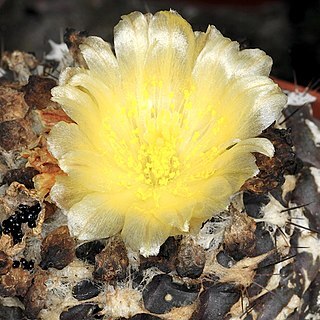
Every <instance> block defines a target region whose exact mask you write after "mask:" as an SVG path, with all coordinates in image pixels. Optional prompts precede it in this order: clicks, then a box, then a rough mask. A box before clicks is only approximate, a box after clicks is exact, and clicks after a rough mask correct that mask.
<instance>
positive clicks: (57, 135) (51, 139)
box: [47, 121, 93, 159]
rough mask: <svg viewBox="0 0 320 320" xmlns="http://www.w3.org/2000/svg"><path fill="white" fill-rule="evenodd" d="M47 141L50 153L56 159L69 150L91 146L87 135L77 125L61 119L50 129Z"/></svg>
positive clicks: (88, 148)
mask: <svg viewBox="0 0 320 320" xmlns="http://www.w3.org/2000/svg"><path fill="white" fill-rule="evenodd" d="M47 143H48V149H49V151H50V153H51V154H52V155H53V156H54V157H55V158H56V159H60V158H61V157H62V156H63V155H64V154H66V153H67V152H69V151H71V150H90V149H92V147H93V145H92V144H91V143H90V141H89V140H88V138H87V136H86V135H85V134H84V133H83V132H81V131H80V130H79V126H77V125H76V124H75V123H66V122H63V121H61V122H59V123H57V124H56V125H55V126H54V127H53V128H52V129H51V131H50V133H49V136H48V137H47Z"/></svg>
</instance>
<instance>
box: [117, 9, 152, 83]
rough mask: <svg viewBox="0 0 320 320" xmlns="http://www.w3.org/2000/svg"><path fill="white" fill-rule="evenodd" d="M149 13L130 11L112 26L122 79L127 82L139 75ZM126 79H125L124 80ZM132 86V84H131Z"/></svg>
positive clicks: (145, 47) (142, 61)
mask: <svg viewBox="0 0 320 320" xmlns="http://www.w3.org/2000/svg"><path fill="white" fill-rule="evenodd" d="M150 17H151V15H144V14H142V13H141V12H132V13H130V14H128V15H124V16H122V17H121V21H120V22H119V23H118V24H117V25H116V26H115V28H114V48H115V52H116V57H117V60H118V63H119V67H120V70H121V76H122V80H123V81H127V82H128V84H129V83H130V81H132V80H136V81H138V78H139V77H141V75H142V71H143V67H144V63H145V56H146V53H147V50H148V46H149V41H148V28H149V19H150ZM126 79H127V80H126ZM132 87H134V84H132Z"/></svg>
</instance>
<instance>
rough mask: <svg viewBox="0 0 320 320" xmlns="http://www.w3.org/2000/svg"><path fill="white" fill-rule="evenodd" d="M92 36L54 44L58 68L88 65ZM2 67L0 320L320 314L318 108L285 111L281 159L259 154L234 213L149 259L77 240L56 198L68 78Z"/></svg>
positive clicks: (14, 56) (277, 141) (37, 67)
mask: <svg viewBox="0 0 320 320" xmlns="http://www.w3.org/2000/svg"><path fill="white" fill-rule="evenodd" d="M85 37H86V35H85V34H84V33H78V32H76V31H74V30H69V31H68V33H67V35H66V40H67V44H68V46H69V48H70V49H71V55H70V54H69V53H67V52H65V51H63V50H62V49H63V48H65V47H64V46H62V45H61V46H60V45H57V44H53V49H54V50H56V51H54V52H52V54H50V55H48V58H50V57H51V58H52V57H53V58H54V59H56V57H60V58H59V59H60V60H59V61H56V62H57V64H58V65H59V64H60V62H61V65H60V67H59V68H62V65H66V64H69V65H76V64H77V63H82V62H81V61H82V57H81V54H80V51H79V45H80V44H81V43H82V41H83V39H84V38H85ZM58 49H59V50H60V49H61V50H60V51H59V52H58V51H57V50H58ZM61 57H63V58H61ZM72 57H73V59H72ZM54 59H53V60H54ZM2 60H3V62H4V67H5V68H7V69H6V74H5V75H4V76H3V77H2V78H1V82H0V319H6V320H7V319H24V320H31V319H41V320H52V319H60V320H68V319H79V320H81V319H83V320H84V319H86V320H88V319H92V320H93V319H108V320H109V319H122V320H124V319H132V320H142V319H143V320H156V319H163V320H164V319H174V320H178V319H181V320H188V319H194V320H203V319H206V320H211V319H212V320H219V319H246V320H248V319H252V320H254V319H278V320H281V319H283V320H285V319H318V318H320V306H319V297H320V293H319V282H320V280H319V279H320V278H319V267H320V257H319V244H320V243H319V232H320V223H319V221H320V219H319V214H320V200H319V199H320V197H319V190H320V161H319V159H320V150H319V145H320V124H319V121H317V120H315V119H314V118H313V117H312V113H311V107H310V105H304V106H298V108H299V110H298V111H297V112H295V113H294V115H291V114H292V113H293V112H294V111H295V108H297V106H288V107H287V109H286V110H285V111H284V114H285V115H284V118H285V120H284V121H283V124H282V126H277V127H275V126H271V127H270V128H268V129H267V130H265V131H264V132H263V133H262V135H261V136H262V137H266V138H268V139H270V140H271V141H272V143H273V144H274V146H275V156H274V157H273V158H271V159H269V158H267V157H265V156H263V155H261V154H256V159H257V164H258V166H259V168H260V173H259V174H258V175H257V176H256V177H254V178H252V179H250V180H248V181H247V182H246V183H245V184H244V185H243V187H242V190H241V191H240V192H239V194H237V195H236V196H235V197H234V199H233V201H232V204H231V205H230V206H229V208H228V210H227V211H225V212H223V213H221V215H220V216H217V217H214V218H213V219H211V220H210V221H207V222H206V223H204V224H203V226H202V230H201V231H200V233H199V234H198V235H187V236H177V237H169V238H168V239H167V241H166V242H165V243H164V244H163V245H162V246H161V248H160V252H159V254H158V255H157V256H151V257H148V258H145V257H142V256H139V255H137V254H136V253H134V252H132V251H130V249H128V248H126V246H125V245H124V243H123V242H122V240H121V239H120V238H118V237H113V238H110V239H100V240H94V241H88V242H82V241H79V240H76V239H74V238H73V237H72V236H71V235H70V232H69V229H68V227H67V225H66V218H65V216H64V215H63V213H62V212H61V211H60V210H58V209H57V208H56V207H55V206H54V204H52V203H50V197H48V191H49V190H50V188H51V186H52V185H53V183H54V181H55V177H56V175H59V174H63V173H62V172H61V170H60V168H59V167H58V166H57V163H56V161H55V159H54V158H53V157H52V156H51V155H50V153H49V152H48V150H47V147H46V142H45V139H44V136H45V135H46V134H47V133H48V132H49V131H50V129H51V127H52V126H53V125H54V124H55V123H57V122H59V121H61V120H62V121H66V122H71V120H70V118H69V117H68V116H67V115H66V114H65V113H64V112H63V111H62V110H61V109H60V107H59V106H58V105H57V104H56V103H53V102H52V101H51V100H50V97H51V96H50V90H51V88H52V87H54V86H55V85H56V80H55V79H54V78H53V77H51V76H50V75H49V74H48V73H47V72H48V70H51V71H52V72H53V73H55V75H56V76H58V75H59V73H60V70H59V68H57V66H55V67H53V66H52V61H53V60H52V61H51V62H48V61H43V62H39V61H37V60H36V59H35V57H34V56H32V55H30V54H27V53H23V52H19V51H15V52H13V53H5V55H4V56H3V57H2ZM62 60H63V62H62ZM50 63H51V64H50ZM4 77H6V78H4ZM12 79H15V80H16V81H12Z"/></svg>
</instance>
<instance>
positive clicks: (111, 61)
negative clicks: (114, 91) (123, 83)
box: [79, 36, 120, 88]
mask: <svg viewBox="0 0 320 320" xmlns="http://www.w3.org/2000/svg"><path fill="white" fill-rule="evenodd" d="M79 47H80V50H81V53H82V55H83V57H84V59H85V61H86V63H87V65H88V68H89V70H90V72H91V73H92V76H94V77H97V78H98V79H100V80H101V81H103V82H104V83H105V84H106V85H107V86H108V87H109V88H114V87H116V86H118V85H119V81H120V73H119V66H118V62H117V60H116V57H115V56H114V54H113V52H112V50H111V47H110V45H109V44H108V43H107V42H105V41H104V40H102V39H101V38H99V37H93V36H91V37H87V38H86V39H85V40H84V42H83V43H82V44H81V45H80V46H79Z"/></svg>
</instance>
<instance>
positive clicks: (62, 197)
mask: <svg viewBox="0 0 320 320" xmlns="http://www.w3.org/2000/svg"><path fill="white" fill-rule="evenodd" d="M90 192H91V191H90V190H89V189H88V188H86V187H85V186H84V185H83V184H81V183H79V179H78V177H77V176H75V177H70V176H61V175H59V176H56V182H55V184H54V186H53V187H52V189H51V191H50V197H51V199H52V200H53V201H54V202H55V203H56V204H57V205H58V206H59V207H60V208H62V209H64V210H69V209H70V208H71V207H72V206H73V205H74V204H76V203H78V202H80V201H81V200H82V199H83V198H84V197H85V196H86V195H87V194H88V193H90Z"/></svg>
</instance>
